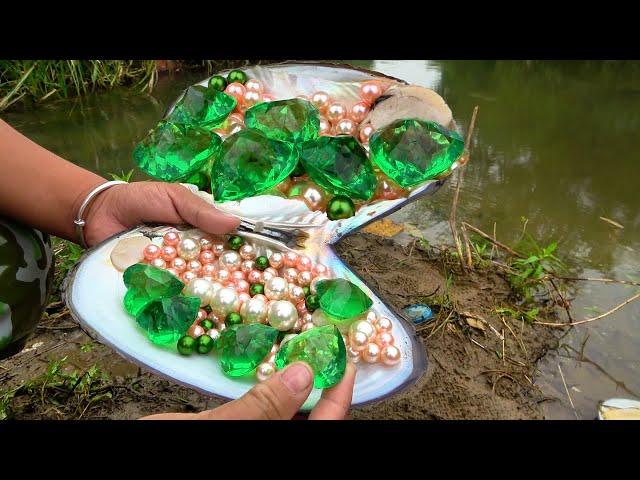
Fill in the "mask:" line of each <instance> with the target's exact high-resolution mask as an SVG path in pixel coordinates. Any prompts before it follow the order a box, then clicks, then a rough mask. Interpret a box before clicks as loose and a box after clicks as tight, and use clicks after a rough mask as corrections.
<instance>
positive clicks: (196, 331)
mask: <svg viewBox="0 0 640 480" xmlns="http://www.w3.org/2000/svg"><path fill="white" fill-rule="evenodd" d="M187 335H189V336H190V337H193V338H198V337H200V336H201V335H204V328H202V327H201V326H200V325H191V326H190V327H189V330H187Z"/></svg>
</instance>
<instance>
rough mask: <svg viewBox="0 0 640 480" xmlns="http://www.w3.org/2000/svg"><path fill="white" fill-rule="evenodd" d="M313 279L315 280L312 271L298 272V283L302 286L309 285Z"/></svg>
mask: <svg viewBox="0 0 640 480" xmlns="http://www.w3.org/2000/svg"><path fill="white" fill-rule="evenodd" d="M311 280H313V275H312V274H311V272H300V273H299V274H298V285H300V286H301V287H306V286H307V285H309V284H310V283H311Z"/></svg>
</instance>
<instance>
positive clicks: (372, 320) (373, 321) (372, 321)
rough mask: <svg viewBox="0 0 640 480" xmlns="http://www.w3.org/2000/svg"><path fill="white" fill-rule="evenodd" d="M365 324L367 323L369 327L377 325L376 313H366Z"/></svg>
mask: <svg viewBox="0 0 640 480" xmlns="http://www.w3.org/2000/svg"><path fill="white" fill-rule="evenodd" d="M367 322H369V323H370V324H371V325H375V324H376V323H378V316H377V315H376V312H374V311H373V310H371V311H370V312H369V313H367Z"/></svg>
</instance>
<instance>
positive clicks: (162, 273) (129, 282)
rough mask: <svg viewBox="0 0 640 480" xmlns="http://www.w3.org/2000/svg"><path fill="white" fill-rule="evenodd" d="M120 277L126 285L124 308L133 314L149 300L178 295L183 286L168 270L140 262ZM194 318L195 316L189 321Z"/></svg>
mask: <svg viewBox="0 0 640 480" xmlns="http://www.w3.org/2000/svg"><path fill="white" fill-rule="evenodd" d="M122 278H123V280H124V284H125V286H126V287H127V293H126V294H125V296H124V308H125V310H126V311H127V312H129V313H130V314H131V315H133V316H136V315H137V314H138V313H139V312H140V311H141V310H142V309H143V308H144V307H145V305H147V304H148V303H149V302H150V301H152V300H155V299H157V298H167V297H173V296H175V295H179V294H180V292H182V289H183V288H184V283H182V282H181V281H180V280H178V278H177V277H176V276H174V275H173V274H171V273H170V272H167V271H166V270H162V269H161V268H156V267H153V266H151V265H146V264H142V263H138V264H136V265H132V266H131V267H129V268H127V269H126V270H125V272H124V274H123V276H122ZM199 301H200V299H198V302H199ZM198 306H199V305H198ZM196 313H197V311H196ZM194 319H195V316H194V317H193V319H191V321H192V322H193V320H194Z"/></svg>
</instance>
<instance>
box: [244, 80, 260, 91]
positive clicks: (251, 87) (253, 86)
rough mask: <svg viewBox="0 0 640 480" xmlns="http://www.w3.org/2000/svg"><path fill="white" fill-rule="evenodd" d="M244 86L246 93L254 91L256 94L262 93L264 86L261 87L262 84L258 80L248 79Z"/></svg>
mask: <svg viewBox="0 0 640 480" xmlns="http://www.w3.org/2000/svg"><path fill="white" fill-rule="evenodd" d="M244 86H245V88H246V89H247V90H248V91H254V92H258V93H262V92H264V85H262V82H261V81H260V80H257V79H255V78H250V79H249V80H247V81H246V83H245V84H244Z"/></svg>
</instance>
